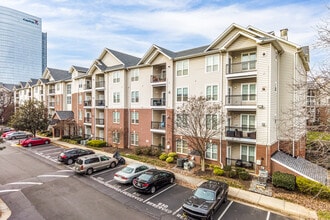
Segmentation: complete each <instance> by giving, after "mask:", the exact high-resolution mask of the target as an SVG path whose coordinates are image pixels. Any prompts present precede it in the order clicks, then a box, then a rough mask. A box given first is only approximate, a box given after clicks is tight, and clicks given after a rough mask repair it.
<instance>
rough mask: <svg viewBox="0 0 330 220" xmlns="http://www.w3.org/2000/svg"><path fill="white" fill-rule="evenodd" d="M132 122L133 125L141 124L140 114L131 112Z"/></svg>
mask: <svg viewBox="0 0 330 220" xmlns="http://www.w3.org/2000/svg"><path fill="white" fill-rule="evenodd" d="M131 122H132V124H138V123H139V113H138V112H131Z"/></svg>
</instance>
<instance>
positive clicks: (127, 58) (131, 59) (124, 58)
mask: <svg viewBox="0 0 330 220" xmlns="http://www.w3.org/2000/svg"><path fill="white" fill-rule="evenodd" d="M106 49H107V50H108V51H109V52H110V53H112V54H113V55H114V56H115V57H116V58H117V59H119V60H120V61H121V62H122V63H123V64H124V66H125V67H130V66H135V65H136V64H137V63H138V62H139V61H140V59H141V58H139V57H135V56H132V55H129V54H126V53H122V52H119V51H116V50H111V49H108V48H106Z"/></svg>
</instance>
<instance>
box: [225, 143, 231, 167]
mask: <svg viewBox="0 0 330 220" xmlns="http://www.w3.org/2000/svg"><path fill="white" fill-rule="evenodd" d="M226 158H227V161H226V165H231V146H227V155H226Z"/></svg>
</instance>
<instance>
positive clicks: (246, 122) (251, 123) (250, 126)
mask: <svg viewBox="0 0 330 220" xmlns="http://www.w3.org/2000/svg"><path fill="white" fill-rule="evenodd" d="M241 124H242V130H243V131H254V130H255V128H256V116H255V115H248V114H242V115H241Z"/></svg>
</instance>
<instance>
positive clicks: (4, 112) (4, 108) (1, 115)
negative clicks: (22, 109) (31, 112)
mask: <svg viewBox="0 0 330 220" xmlns="http://www.w3.org/2000/svg"><path fill="white" fill-rule="evenodd" d="M13 99H14V96H13V92H12V91H8V90H6V89H3V88H0V123H1V124H7V122H8V121H9V119H10V117H11V116H12V115H13V113H14V102H13Z"/></svg>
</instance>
